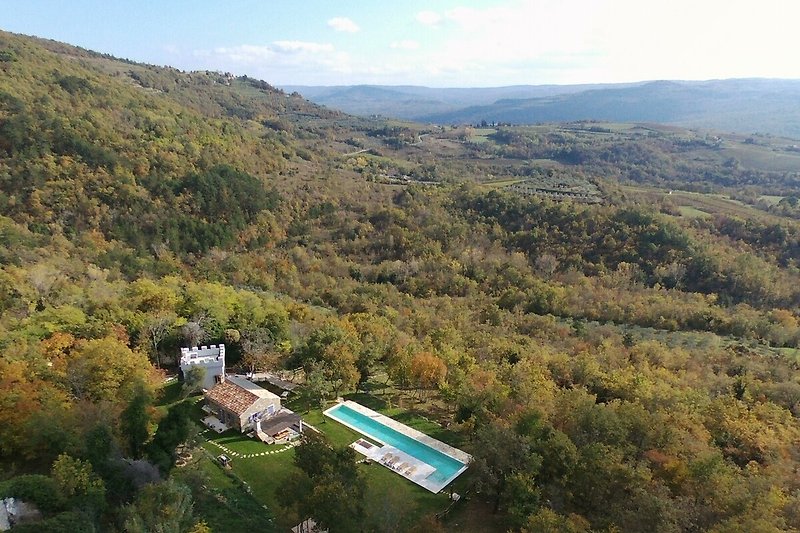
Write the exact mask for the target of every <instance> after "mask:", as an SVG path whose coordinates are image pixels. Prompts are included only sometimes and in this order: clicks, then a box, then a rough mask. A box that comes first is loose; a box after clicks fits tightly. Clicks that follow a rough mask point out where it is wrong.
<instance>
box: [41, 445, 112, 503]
mask: <svg viewBox="0 0 800 533" xmlns="http://www.w3.org/2000/svg"><path fill="white" fill-rule="evenodd" d="M50 475H51V477H52V478H53V479H54V480H55V482H56V484H57V485H58V488H59V490H60V492H61V495H62V496H63V497H64V500H65V501H66V502H67V505H68V506H70V507H73V508H80V509H84V510H86V511H87V512H88V514H90V515H92V516H94V517H95V518H97V517H98V516H99V514H100V513H101V512H102V510H103V508H104V507H105V503H106V502H105V497H106V487H105V483H103V480H102V479H100V478H99V477H98V476H97V474H95V473H94V471H93V470H92V465H91V464H90V463H88V462H84V461H81V460H80V459H75V458H74V457H70V456H69V455H66V454H62V455H59V456H58V459H56V461H55V463H53V468H52V470H51V474H50Z"/></svg>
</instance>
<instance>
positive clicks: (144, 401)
mask: <svg viewBox="0 0 800 533" xmlns="http://www.w3.org/2000/svg"><path fill="white" fill-rule="evenodd" d="M152 406H153V396H152V394H150V391H149V390H148V389H147V388H146V387H145V386H144V385H143V384H141V383H140V384H139V385H138V386H137V387H136V389H135V392H134V394H133V397H132V398H131V400H130V401H129V402H128V405H127V407H125V409H124V410H123V411H122V416H121V417H120V427H121V429H122V435H123V438H124V439H125V443H126V444H127V447H128V453H129V454H130V456H131V457H133V458H134V459H139V458H140V457H141V456H142V454H143V453H144V444H145V443H146V442H147V439H149V438H150V418H151V416H150V411H151V408H152Z"/></svg>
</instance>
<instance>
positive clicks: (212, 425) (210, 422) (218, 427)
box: [203, 415, 230, 433]
mask: <svg viewBox="0 0 800 533" xmlns="http://www.w3.org/2000/svg"><path fill="white" fill-rule="evenodd" d="M203 424H204V425H205V426H206V427H207V428H208V429H210V430H212V431H216V432H217V433H224V432H225V431H227V430H228V429H230V428H228V426H226V425H225V424H223V423H222V422H221V421H220V419H219V418H217V417H216V416H214V415H208V416H207V417H205V418H203Z"/></svg>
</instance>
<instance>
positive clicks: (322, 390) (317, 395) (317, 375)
mask: <svg viewBox="0 0 800 533" xmlns="http://www.w3.org/2000/svg"><path fill="white" fill-rule="evenodd" d="M305 390H306V392H307V394H308V395H309V396H310V397H311V399H312V400H314V401H315V402H316V403H317V405H319V407H320V409H322V408H323V407H324V406H325V402H326V401H327V400H328V398H330V397H331V395H332V394H333V391H334V386H333V384H332V383H331V382H330V381H329V380H328V378H327V376H326V374H325V370H324V368H323V365H322V363H315V364H312V365H311V368H310V371H308V372H307V373H306V383H305Z"/></svg>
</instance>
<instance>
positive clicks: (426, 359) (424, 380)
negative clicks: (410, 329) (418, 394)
mask: <svg viewBox="0 0 800 533" xmlns="http://www.w3.org/2000/svg"><path fill="white" fill-rule="evenodd" d="M446 375H447V365H445V363H444V361H442V360H441V359H440V358H438V357H437V356H435V355H434V354H433V353H431V352H419V353H416V354H414V356H413V357H412V358H411V379H412V383H413V384H414V385H415V386H416V387H417V388H419V389H424V390H432V389H435V388H436V387H438V386H439V385H440V384H441V383H442V382H443V381H444V378H445V376H446Z"/></svg>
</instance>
